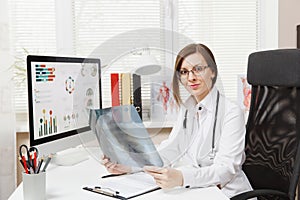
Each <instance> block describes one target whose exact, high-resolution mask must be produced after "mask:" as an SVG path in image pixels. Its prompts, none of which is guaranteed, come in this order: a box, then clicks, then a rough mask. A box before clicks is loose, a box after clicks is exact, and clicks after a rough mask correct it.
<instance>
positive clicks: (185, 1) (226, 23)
mask: <svg viewBox="0 0 300 200" xmlns="http://www.w3.org/2000/svg"><path fill="white" fill-rule="evenodd" d="M258 7H259V4H258V1H257V0H244V1H238V0H228V1H223V0H201V1H199V0H178V11H177V12H178V22H177V30H178V32H179V33H182V34H184V35H186V36H188V37H189V38H191V39H192V40H193V41H195V42H196V43H203V44H205V45H207V46H208V47H209V48H210V49H211V50H212V51H213V53H214V55H215V59H216V62H217V66H218V70H219V75H218V82H217V84H218V86H219V87H220V88H223V92H224V93H225V95H226V96H227V97H228V98H230V99H231V100H233V101H236V100H237V91H238V88H237V82H238V77H237V75H239V74H246V69H247V59H248V55H249V54H250V53H251V52H253V51H255V50H257V49H258V45H259V44H258V37H259V24H258V23H259V19H258V16H259V13H258V10H259V9H258ZM178 45H179V46H180V47H184V46H185V45H186V42H185V41H182V40H181V41H179V44H178Z"/></svg>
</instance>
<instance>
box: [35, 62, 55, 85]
mask: <svg viewBox="0 0 300 200" xmlns="http://www.w3.org/2000/svg"><path fill="white" fill-rule="evenodd" d="M54 72H55V68H54V67H47V66H46V65H35V77H36V81H37V82H48V81H53V80H54V78H55V74H54Z"/></svg>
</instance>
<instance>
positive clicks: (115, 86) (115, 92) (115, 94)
mask: <svg viewBox="0 0 300 200" xmlns="http://www.w3.org/2000/svg"><path fill="white" fill-rule="evenodd" d="M110 82H111V105H112V106H120V90H119V74H118V73H112V74H110Z"/></svg>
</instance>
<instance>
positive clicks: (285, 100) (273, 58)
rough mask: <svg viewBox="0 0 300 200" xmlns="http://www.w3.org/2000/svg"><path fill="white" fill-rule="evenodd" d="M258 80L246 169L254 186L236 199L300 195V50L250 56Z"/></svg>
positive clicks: (270, 199) (251, 80)
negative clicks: (297, 190)
mask: <svg viewBox="0 0 300 200" xmlns="http://www.w3.org/2000/svg"><path fill="white" fill-rule="evenodd" d="M247 78H248V82H249V83H250V84H251V85H252V93H251V95H252V96H251V105H250V112H249V116H248V121H247V127H246V132H247V133H246V161H245V163H244V165H243V170H244V172H245V173H246V175H247V177H248V179H249V181H250V183H251V185H252V187H253V189H254V190H253V191H250V192H245V193H242V194H239V195H236V196H235V197H232V198H231V200H244V199H250V198H251V197H258V199H259V200H260V199H264V200H265V199H267V200H275V199H288V200H294V199H295V194H296V188H297V183H298V179H299V169H300V147H299V138H300V50H298V49H281V50H271V51H262V52H256V53H253V54H251V55H250V56H249V60H248V72H247Z"/></svg>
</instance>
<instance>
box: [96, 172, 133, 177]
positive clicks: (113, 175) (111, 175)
mask: <svg viewBox="0 0 300 200" xmlns="http://www.w3.org/2000/svg"><path fill="white" fill-rule="evenodd" d="M125 174H128V173H122V174H108V175H104V176H102V177H101V178H110V177H115V176H122V175H125Z"/></svg>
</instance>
